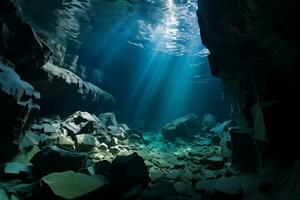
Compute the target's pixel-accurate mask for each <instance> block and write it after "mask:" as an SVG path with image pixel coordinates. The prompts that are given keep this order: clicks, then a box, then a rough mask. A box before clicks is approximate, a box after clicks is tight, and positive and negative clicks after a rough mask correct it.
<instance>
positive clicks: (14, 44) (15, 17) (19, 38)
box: [0, 0, 51, 81]
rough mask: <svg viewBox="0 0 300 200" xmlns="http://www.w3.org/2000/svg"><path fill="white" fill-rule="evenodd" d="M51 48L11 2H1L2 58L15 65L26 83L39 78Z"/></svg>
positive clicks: (0, 42) (0, 46)
mask: <svg viewBox="0 0 300 200" xmlns="http://www.w3.org/2000/svg"><path fill="white" fill-rule="evenodd" d="M20 47H22V48H20ZM50 54H51V53H50V49H49V47H48V46H47V45H46V44H45V43H44V42H43V41H42V40H41V39H40V38H39V37H38V35H37V34H36V33H35V31H34V30H33V29H32V27H31V26H30V25H29V24H28V23H27V22H25V20H24V19H23V17H22V14H21V13H20V11H19V9H18V8H17V7H16V6H15V5H14V4H13V3H12V2H11V1H10V0H2V1H1V2H0V56H2V57H4V58H5V59H7V60H9V61H10V62H11V63H13V64H14V66H15V70H16V71H17V73H18V74H20V75H21V76H22V78H23V79H24V80H26V81H29V80H30V79H34V78H36V77H38V75H37V74H38V71H39V70H40V68H41V67H42V66H43V64H44V63H45V62H46V61H47V60H48V58H49V56H50Z"/></svg>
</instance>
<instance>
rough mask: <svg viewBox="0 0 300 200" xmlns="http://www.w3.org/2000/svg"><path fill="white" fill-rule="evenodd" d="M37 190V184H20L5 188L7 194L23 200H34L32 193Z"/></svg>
mask: <svg viewBox="0 0 300 200" xmlns="http://www.w3.org/2000/svg"><path fill="white" fill-rule="evenodd" d="M37 188H38V183H37V182H33V183H20V184H14V185H11V186H9V187H8V188H7V192H8V193H9V194H14V195H15V196H17V197H22V198H23V199H34V191H36V190H37Z"/></svg>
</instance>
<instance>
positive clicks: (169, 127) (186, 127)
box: [162, 114, 201, 141]
mask: <svg viewBox="0 0 300 200" xmlns="http://www.w3.org/2000/svg"><path fill="white" fill-rule="evenodd" d="M200 130H201V123H200V119H199V117H198V116H197V115H195V114H189V115H186V116H183V117H180V118H178V119H176V120H174V121H172V122H170V123H168V124H166V125H165V126H164V127H163V129H162V134H163V136H164V138H165V139H167V140H171V141H174V140H175V139H176V138H191V137H192V136H193V135H194V134H196V133H198V132H199V131H200Z"/></svg>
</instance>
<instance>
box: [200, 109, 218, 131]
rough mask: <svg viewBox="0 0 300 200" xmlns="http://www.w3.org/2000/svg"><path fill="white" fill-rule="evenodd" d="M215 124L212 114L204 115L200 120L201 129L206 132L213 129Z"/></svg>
mask: <svg viewBox="0 0 300 200" xmlns="http://www.w3.org/2000/svg"><path fill="white" fill-rule="evenodd" d="M216 124H217V120H216V117H215V116H214V115H212V114H209V113H206V114H204V116H203V118H202V127H203V128H204V129H206V130H210V129H212V128H214V127H215V126H216Z"/></svg>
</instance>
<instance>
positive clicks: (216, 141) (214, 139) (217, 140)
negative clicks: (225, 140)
mask: <svg viewBox="0 0 300 200" xmlns="http://www.w3.org/2000/svg"><path fill="white" fill-rule="evenodd" d="M211 141H212V144H213V145H216V146H220V145H221V138H220V137H219V136H217V135H214V136H212V137H211Z"/></svg>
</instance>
